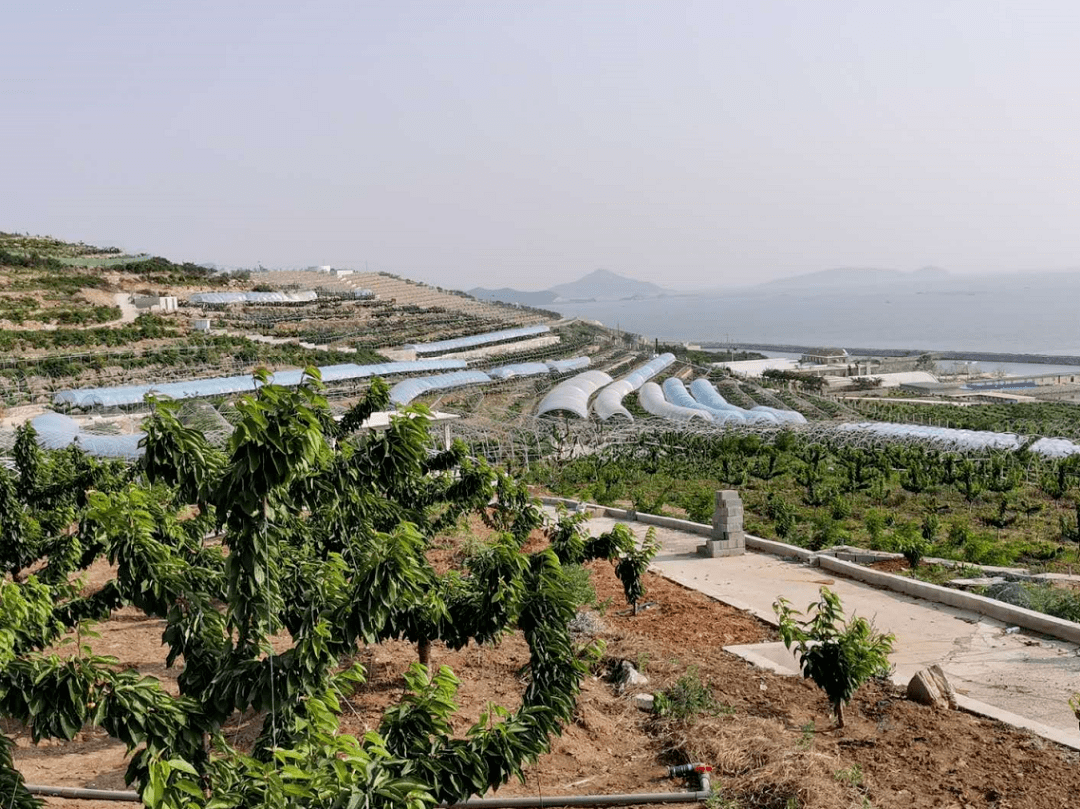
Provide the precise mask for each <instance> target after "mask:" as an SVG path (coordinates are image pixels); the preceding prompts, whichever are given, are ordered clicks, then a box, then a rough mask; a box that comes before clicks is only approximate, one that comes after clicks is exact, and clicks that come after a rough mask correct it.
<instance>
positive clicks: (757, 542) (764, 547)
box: [746, 534, 817, 565]
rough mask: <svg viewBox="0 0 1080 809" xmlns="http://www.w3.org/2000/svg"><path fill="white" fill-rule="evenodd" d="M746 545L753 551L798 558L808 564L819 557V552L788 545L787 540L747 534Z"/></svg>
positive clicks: (786, 557) (785, 557)
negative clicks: (779, 540) (782, 540)
mask: <svg viewBox="0 0 1080 809" xmlns="http://www.w3.org/2000/svg"><path fill="white" fill-rule="evenodd" d="M746 547H747V548H749V549H750V550H753V551H759V552H760V553H769V554H772V555H773V556H780V557H782V558H784V559H798V560H799V561H800V562H806V564H808V565H812V564H815V562H814V559H815V558H816V557H817V554H816V553H814V552H813V551H808V550H807V549H806V548H800V547H799V546H798V545H788V544H787V543H785V542H777V541H776V540H773V539H762V538H761V537H755V536H751V535H750V534H747V535H746Z"/></svg>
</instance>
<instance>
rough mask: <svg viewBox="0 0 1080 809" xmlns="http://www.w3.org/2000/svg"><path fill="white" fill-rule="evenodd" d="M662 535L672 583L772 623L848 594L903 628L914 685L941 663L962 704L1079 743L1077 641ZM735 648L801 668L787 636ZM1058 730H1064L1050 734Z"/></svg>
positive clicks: (875, 617) (692, 538) (764, 661)
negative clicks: (788, 607) (786, 605)
mask: <svg viewBox="0 0 1080 809" xmlns="http://www.w3.org/2000/svg"><path fill="white" fill-rule="evenodd" d="M551 513H554V511H553V510H551ZM616 522H618V521H617V520H613V519H611V518H607V517H594V518H592V519H590V520H589V522H588V527H589V530H590V532H592V533H593V534H598V533H602V532H604V531H607V530H609V529H610V528H611V526H613V525H614V524H615V523H616ZM627 524H628V525H629V526H630V527H631V529H632V530H633V531H634V533H635V534H636V535H637V536H639V537H644V535H645V531H646V530H647V529H648V526H646V525H643V524H642V523H638V522H631V523H627ZM656 533H657V538H658V539H659V540H660V542H661V546H662V550H661V552H660V554H659V555H658V556H657V558H656V559H655V560H654V562H653V570H655V571H657V572H659V573H661V574H662V575H664V576H665V577H667V578H669V579H671V580H673V581H676V582H679V583H680V584H683V585H685V586H687V587H691V588H693V589H695V590H699V591H701V592H703V593H706V594H708V595H710V596H712V597H713V598H716V599H717V600H719V601H723V602H724V603H726V604H730V605H732V606H734V607H738V608H740V609H745V610H748V611H749V612H751V613H753V614H755V615H757V616H758V617H760V618H762V619H764V620H766V621H768V622H770V623H773V624H775V623H776V618H775V615H774V614H773V610H772V604H773V602H774V601H775V600H776V598H777V597H778V596H781V595H782V596H784V597H785V598H787V599H788V600H789V601H791V602H792V605H793V606H794V607H795V608H796V609H798V610H805V609H806V607H807V605H808V604H810V603H811V602H815V601H817V598H818V591H819V589H820V588H821V587H823V586H825V587H828V588H829V589H830V590H832V591H833V592H835V593H837V594H838V595H839V596H840V598H841V600H842V601H843V604H844V608H845V611H846V612H847V613H848V614H851V613H852V612H854V613H856V614H858V615H861V616H863V617H865V618H868V619H870V620H872V621H873V623H874V624H875V625H876V626H877V628H878V629H880V630H883V631H888V632H892V633H894V634H895V635H896V643H895V645H894V652H893V654H892V657H891V660H892V663H893V664H894V665H895V667H896V672H895V676H894V679H895V680H896V681H897V682H898V683H903V684H906V683H907V681H908V680H909V679H910V678H911V676H912V675H913V674H914V673H915V672H916V671H918V670H919V669H922V668H925V667H926V666H929V665H931V664H933V663H938V664H939V665H941V667H942V669H944V671H945V673H946V674H947V676H948V677H949V681H950V682H951V683H952V684H953V687H954V688H955V689H956V691H957V693H958V695H960V696H961V698H962V699H961V703H962V706H963V707H970V708H974V709H975V710H977V711H979V708H980V707H981V706H980V705H978V703H985V704H986V705H987V706H990V707H991V708H993V709H996V713H995V711H994V710H990V711H987V713H991V714H995V715H998V716H999V718H1002V719H1004V720H1006V721H1012V722H1013V723H1014V724H1025V725H1027V726H1031V727H1033V728H1035V729H1037V730H1039V731H1040V732H1043V733H1044V735H1047V736H1050V737H1051V738H1055V739H1057V740H1059V741H1063V742H1071V745H1072V746H1076V745H1078V744H1080V733H1078V732H1077V720H1076V718H1075V717H1074V716H1073V713H1072V711H1071V710H1070V708H1069V706H1068V699H1069V697H1070V696H1071V694H1072V693H1073V692H1074V691H1080V647H1078V646H1077V645H1076V644H1073V643H1068V642H1066V641H1061V640H1056V639H1053V638H1046V637H1042V636H1037V635H1034V634H1032V633H1028V632H1026V631H1020V632H1014V633H1008V634H1006V632H1005V630H1006V629H1007V627H1006V625H1005V624H1003V623H1001V622H1000V621H995V620H993V619H990V618H987V617H985V616H981V615H978V614H976V613H969V612H965V611H963V610H958V609H954V608H952V607H947V606H945V605H943V604H936V603H932V602H928V601H923V600H921V599H915V598H911V597H909V596H905V595H901V594H899V593H893V592H890V591H887V590H879V589H877V588H874V587H871V586H869V585H866V584H862V583H860V582H855V581H852V580H850V579H844V578H839V577H836V576H835V575H833V574H831V573H829V572H827V571H824V570H822V569H820V568H817V567H810V566H808V565H805V564H801V563H798V562H793V561H785V560H782V559H779V558H777V557H774V556H770V555H768V554H759V553H753V552H748V553H747V554H745V555H744V556H732V557H724V558H716V559H706V558H704V557H700V556H698V555H697V553H696V548H697V546H698V545H699V544H701V542H702V537H700V536H696V535H694V534H688V533H684V532H681V531H675V530H672V529H667V528H659V527H657V529H656ZM732 651H736V652H738V653H743V654H744V656H747V657H748V658H749V659H752V660H753V661H754V662H755V663H758V664H759V665H766V666H768V667H770V668H774V669H776V670H786V671H788V672H792V673H797V671H798V669H797V667H796V665H795V661H794V659H793V658H792V656H791V655H790V653H788V652H787V650H786V649H785V648H784V647H783V644H782V643H777V644H759V645H757V646H756V647H749V654H746V652H747V651H748V647H742V648H741V649H732ZM964 697H966V698H967V699H963V698H964ZM972 701H975V702H972ZM979 712H982V711H979ZM1001 712H1008V713H1011V714H1017V715H1019V717H1023V718H1024V719H1026V720H1028V721H1027V722H1024V721H1023V720H1021V719H1020V718H1019V717H1009V716H1007V715H1004V714H1002V713H1001ZM1038 725H1042V726H1046V727H1045V728H1038V727H1037V726H1038ZM1049 729H1053V730H1056V731H1057V732H1056V733H1054V732H1049V733H1047V732H1045V731H1046V730H1049Z"/></svg>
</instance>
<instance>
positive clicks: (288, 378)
mask: <svg viewBox="0 0 1080 809" xmlns="http://www.w3.org/2000/svg"><path fill="white" fill-rule="evenodd" d="M464 367H466V366H465V361H464V360H442V359H431V360H409V361H402V362H381V363H375V364H373V365H355V364H353V363H343V364H341V365H324V366H322V367H320V368H319V371H320V372H321V373H322V378H323V381H324V382H340V381H343V380H348V379H366V378H367V377H372V376H391V375H393V374H407V373H416V372H418V371H419V372H424V371H445V370H450V369H453V368H464ZM302 374H303V372H302V371H295V370H294V371H278V372H277V373H275V374H274V375H273V380H272V381H273V382H274V383H276V384H278V385H287V386H294V385H299V384H300V378H301V376H302ZM255 388H256V383H255V381H254V379H252V377H250V376H246V375H245V376H222V377H214V378H213V379H187V380H184V381H182V382H163V383H161V384H157V385H122V386H119V387H113V388H81V389H79V390H62V391H59V392H57V393H56V394H55V395H54V396H53V404H56V405H68V406H71V407H122V406H125V405H135V404H139V403H140V402H142V401H143V398H144V397H145V396H146V394H148V393H153V394H155V395H157V396H167V397H169V398H170V399H200V398H205V397H208V396H232V395H237V394H241V393H250V392H252V391H254V390H255Z"/></svg>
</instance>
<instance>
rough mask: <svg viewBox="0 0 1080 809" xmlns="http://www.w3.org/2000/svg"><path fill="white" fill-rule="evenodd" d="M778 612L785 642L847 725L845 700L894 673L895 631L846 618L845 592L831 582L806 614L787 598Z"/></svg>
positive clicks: (839, 723) (780, 602) (776, 608)
mask: <svg viewBox="0 0 1080 809" xmlns="http://www.w3.org/2000/svg"><path fill="white" fill-rule="evenodd" d="M773 611H774V612H775V613H776V616H777V618H778V619H779V622H780V637H781V638H782V639H783V641H784V645H785V646H786V647H787V648H788V649H791V648H792V647H794V648H795V650H796V651H797V652H798V654H799V665H800V667H801V668H802V672H803V676H804V677H807V678H810V679H812V680H813V681H814V683H815V684H816V685H817V686H818V687H819V688H820V689H821V690H822V691H824V692H825V695H826V696H827V697H828V699H829V702H830V703H831V705H832V708H833V713H835V714H836V723H837V726H838V727H841V728H842V727H844V705H846V704H847V703H848V702H850V701H851V698H852V696H854V694H855V692H856V691H857V690H858V689H859V686H861V685H862V684H863V683H865V682H866V681H867V680H869V679H870V678H871V677H874V676H877V675H882V674H885V673H887V672H888V670H889V654H890V653H891V652H892V647H893V641H894V640H895V636H893V635H891V634H881V633H878V632H875V631H874V628H873V626H872V625H871V624H870V622H869V621H867V620H866V619H865V618H850V619H845V617H844V611H843V607H842V605H841V603H840V597H839V596H838V595H836V593H834V592H832V591H831V590H829V589H828V588H827V587H822V588H821V597H820V598H819V599H818V601H817V602H816V603H813V604H811V605H810V606H809V607H807V610H806V617H805V618H804V617H803V616H802V614H800V613H799V612H796V611H795V610H793V609H792V608H791V602H789V601H788V600H787V599H785V598H782V597H781V598H778V599H777V600H776V603H774V604H773Z"/></svg>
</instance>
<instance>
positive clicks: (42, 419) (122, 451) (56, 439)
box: [30, 413, 146, 460]
mask: <svg viewBox="0 0 1080 809" xmlns="http://www.w3.org/2000/svg"><path fill="white" fill-rule="evenodd" d="M30 423H31V424H32V425H33V427H34V429H35V430H36V431H37V434H38V436H37V440H38V444H40V445H41V446H42V447H43V448H44V449H65V448H66V447H69V446H71V445H72V444H76V445H77V446H78V447H79V448H80V449H82V450H83V451H84V452H86V453H87V454H88V455H94V456H96V457H99V458H124V459H128V460H130V459H134V458H138V457H139V456H140V455H142V453H143V450H142V449H141V448H140V447H139V441H141V440H142V438H143V437H144V436H145V435H146V434H145V433H134V434H131V435H94V434H92V433H84V432H83V431H82V428H81V427H80V426H79V423H78V422H77V421H75V419H73V418H70V417H69V416H65V415H63V414H62V413H42V414H41V415H40V416H36V417H35V418H34V419H33V420H32V421H31V422H30Z"/></svg>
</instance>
